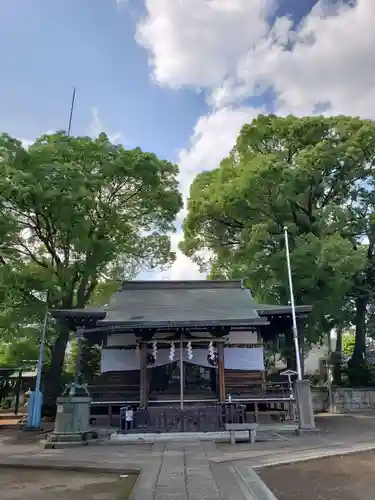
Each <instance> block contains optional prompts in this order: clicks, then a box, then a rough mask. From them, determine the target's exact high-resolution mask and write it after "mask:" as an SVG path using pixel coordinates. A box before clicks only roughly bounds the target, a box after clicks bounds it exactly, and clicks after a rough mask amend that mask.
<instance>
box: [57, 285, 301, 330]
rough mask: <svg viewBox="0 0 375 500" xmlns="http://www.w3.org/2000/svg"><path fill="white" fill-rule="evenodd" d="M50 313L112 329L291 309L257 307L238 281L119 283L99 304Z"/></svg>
mask: <svg viewBox="0 0 375 500" xmlns="http://www.w3.org/2000/svg"><path fill="white" fill-rule="evenodd" d="M301 307H302V308H306V307H307V308H309V306H300V307H299V309H300V308H301ZM296 310H297V312H301V313H302V312H308V311H310V310H311V307H310V308H309V309H308V311H304V310H301V311H298V309H297V308H296ZM51 313H52V315H53V316H54V317H61V318H64V319H66V320H68V321H70V322H71V323H72V321H73V322H74V323H75V325H76V326H86V327H87V326H88V327H89V328H98V327H99V328H100V329H101V330H103V329H106V328H108V329H109V330H113V329H116V328H125V329H126V328H129V329H136V328H138V329H141V328H144V329H146V328H149V329H155V328H193V327H197V328H199V327H219V326H222V327H226V326H227V327H252V326H262V325H268V324H269V323H268V319H267V318H268V316H272V315H274V316H277V315H290V314H291V308H290V307H289V306H270V305H258V304H257V303H256V302H255V301H254V300H253V298H252V295H251V292H250V291H249V290H248V289H244V287H243V285H242V282H241V281H240V280H227V281H218V280H216V281H215V280H212V281H209V280H200V281H124V282H123V283H122V284H121V286H120V288H119V290H118V291H117V292H116V293H115V294H114V295H113V296H112V298H111V299H110V301H109V302H108V304H106V305H105V306H103V307H102V308H97V309H95V310H94V309H91V310H90V309H88V308H87V309H84V310H69V311H57V310H54V311H51Z"/></svg>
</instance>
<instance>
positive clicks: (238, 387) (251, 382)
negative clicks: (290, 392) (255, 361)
mask: <svg viewBox="0 0 375 500" xmlns="http://www.w3.org/2000/svg"><path fill="white" fill-rule="evenodd" d="M264 388H265V380H264V372H261V371H254V372H253V371H251V372H250V371H242V370H225V389H226V394H227V395H228V394H231V395H232V396H233V395H241V394H251V393H261V392H263V391H264Z"/></svg>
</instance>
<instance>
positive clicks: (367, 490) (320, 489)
mask: <svg viewBox="0 0 375 500" xmlns="http://www.w3.org/2000/svg"><path fill="white" fill-rule="evenodd" d="M259 475H260V477H261V478H262V480H263V481H264V482H265V483H266V484H267V485H268V487H269V488H270V489H271V490H272V492H273V493H274V494H275V495H276V497H277V498H278V500H302V499H303V500H317V499H319V500H373V499H374V496H375V495H374V487H375V479H374V478H375V453H374V452H373V451H370V452H364V453H355V454H352V455H347V456H338V457H331V458H329V459H327V458H322V459H321V460H312V461H310V462H299V463H294V464H289V465H281V466H276V467H266V468H264V469H261V470H260V471H259Z"/></svg>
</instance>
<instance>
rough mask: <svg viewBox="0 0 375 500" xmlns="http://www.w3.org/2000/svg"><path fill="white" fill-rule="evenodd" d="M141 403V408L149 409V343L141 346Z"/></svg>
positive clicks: (143, 343)
mask: <svg viewBox="0 0 375 500" xmlns="http://www.w3.org/2000/svg"><path fill="white" fill-rule="evenodd" d="M139 392H140V393H139V401H140V407H141V408H146V407H147V343H146V342H142V344H141V373H140V385H139Z"/></svg>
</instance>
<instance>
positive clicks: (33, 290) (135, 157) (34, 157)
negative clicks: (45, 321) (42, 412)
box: [0, 132, 182, 398]
mask: <svg viewBox="0 0 375 500" xmlns="http://www.w3.org/2000/svg"><path fill="white" fill-rule="evenodd" d="M177 173H178V170H177V167H176V166H175V165H173V164H171V163H169V162H167V161H161V160H159V159H158V158H157V157H156V156H155V155H154V154H151V153H144V152H142V151H141V150H140V149H139V148H137V149H133V150H126V149H124V148H123V146H121V145H115V144H111V142H110V141H109V140H108V138H107V136H106V135H105V134H101V135H100V136H99V137H98V138H97V139H91V138H89V137H69V136H67V135H66V134H65V133H64V132H59V133H56V134H52V135H44V136H42V137H40V138H39V139H38V140H37V141H36V142H35V143H34V144H33V145H32V146H30V147H29V148H28V149H25V148H23V147H22V145H21V143H20V142H19V141H17V140H15V139H12V138H11V137H9V136H8V135H1V136H0V233H1V238H0V261H1V264H2V267H1V271H0V272H1V278H2V279H1V282H2V286H1V287H0V293H1V294H2V296H3V299H4V300H3V304H4V307H3V313H2V314H1V315H0V328H1V327H3V331H5V330H6V331H8V332H9V331H12V332H13V333H14V329H16V328H17V327H18V325H19V321H18V318H19V314H18V313H19V312H20V311H22V314H23V321H22V325H23V327H28V328H29V327H30V325H31V326H33V325H35V324H36V322H37V321H38V320H37V318H35V315H36V316H38V315H39V323H40V317H41V316H43V313H44V311H45V307H46V306H45V304H46V301H47V305H48V307H49V308H82V307H84V306H85V305H86V304H87V303H88V301H89V300H90V299H92V298H95V293H96V290H97V287H98V286H102V283H103V281H107V280H113V279H116V278H117V279H119V278H121V277H123V276H124V275H128V274H129V273H130V274H131V275H134V274H136V273H137V272H139V271H140V270H141V269H143V268H150V267H153V266H164V265H168V264H169V263H170V262H171V261H173V259H174V254H173V253H172V252H171V250H170V239H169V236H168V233H169V232H170V231H173V230H174V221H175V218H176V215H177V213H178V211H179V210H180V209H181V206H182V201H181V196H180V194H179V192H178V182H177ZM26 310H27V311H28V313H30V314H29V315H26V316H25V311H26ZM1 320H3V325H1ZM68 339H69V331H68V330H67V329H66V328H64V327H63V326H61V325H59V326H57V331H56V332H55V334H54V335H53V336H52V345H51V364H50V372H49V374H48V377H46V382H47V384H46V387H45V391H46V393H47V394H46V397H47V398H48V397H50V398H54V397H56V395H57V392H58V384H59V376H60V373H61V369H62V366H63V361H64V354H65V349H66V345H67V341H68Z"/></svg>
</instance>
